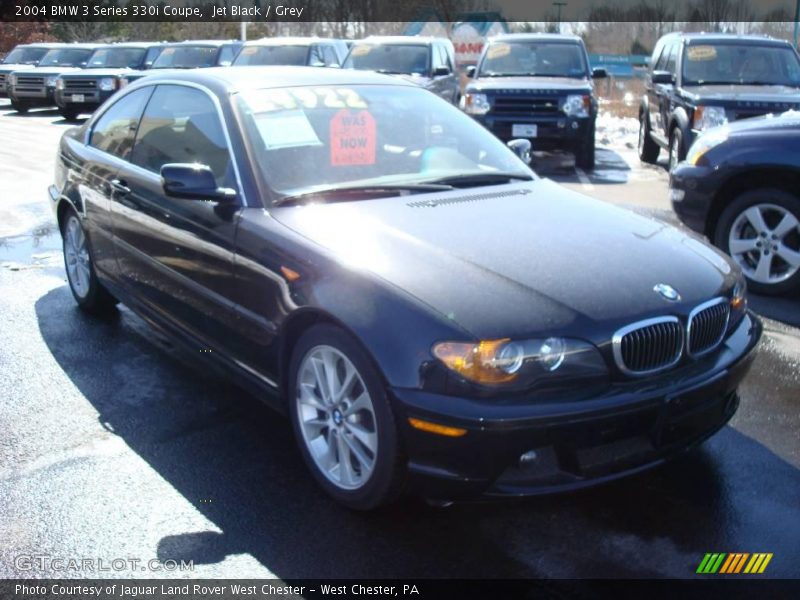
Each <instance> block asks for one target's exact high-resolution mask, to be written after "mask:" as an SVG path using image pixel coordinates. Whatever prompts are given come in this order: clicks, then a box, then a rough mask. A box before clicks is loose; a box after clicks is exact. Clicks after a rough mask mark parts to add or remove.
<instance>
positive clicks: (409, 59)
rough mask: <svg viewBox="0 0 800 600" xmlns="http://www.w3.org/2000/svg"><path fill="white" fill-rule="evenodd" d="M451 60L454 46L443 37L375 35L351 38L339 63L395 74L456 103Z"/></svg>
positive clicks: (457, 84)
mask: <svg viewBox="0 0 800 600" xmlns="http://www.w3.org/2000/svg"><path fill="white" fill-rule="evenodd" d="M455 64H456V55H455V49H454V48H453V44H452V42H451V41H450V40H448V39H447V38H438V37H420V36H377V35H376V36H370V37H368V38H365V39H363V40H360V41H358V42H355V43H354V44H353V45H352V46H351V47H350V52H349V53H348V54H347V58H346V59H345V61H344V65H342V66H343V67H344V68H345V69H359V70H362V71H375V72H377V73H386V74H388V75H397V76H400V77H403V78H405V79H406V80H408V81H410V82H412V83H416V84H417V85H419V86H420V87H423V88H425V89H426V90H428V91H430V92H433V93H434V94H436V95H437V96H440V97H441V98H444V99H445V100H447V101H448V102H450V103H452V104H458V100H459V98H460V97H461V94H460V93H459V92H460V89H461V84H460V82H459V80H458V75H457V74H456V69H455Z"/></svg>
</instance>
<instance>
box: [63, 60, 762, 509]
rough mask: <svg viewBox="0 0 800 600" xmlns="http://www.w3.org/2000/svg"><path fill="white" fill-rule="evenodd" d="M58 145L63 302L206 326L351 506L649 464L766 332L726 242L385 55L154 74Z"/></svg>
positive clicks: (533, 486)
mask: <svg viewBox="0 0 800 600" xmlns="http://www.w3.org/2000/svg"><path fill="white" fill-rule="evenodd" d="M524 146H525V144H519V143H518V144H516V145H515V147H516V149H517V150H520V149H522V150H520V154H524V149H525V148H524ZM57 164H58V166H57V169H56V181H55V184H54V185H53V186H52V187H51V188H50V194H51V197H52V201H53V205H54V208H55V211H56V214H57V216H58V222H59V225H60V227H61V231H62V234H63V238H64V256H65V261H66V269H67V274H68V280H69V284H70V287H71V289H72V293H73V295H74V297H75V299H76V301H77V302H78V304H79V305H80V306H81V307H82V308H83V309H85V310H87V311H90V312H98V311H103V310H108V309H110V308H111V307H112V306H113V305H114V304H115V303H116V302H117V300H119V301H121V302H123V303H125V304H127V305H128V306H129V307H130V308H132V309H133V310H134V311H136V312H138V313H139V314H140V315H142V316H143V317H145V318H146V319H147V320H148V321H150V322H151V323H154V324H156V325H157V326H159V327H161V328H163V329H165V330H168V331H169V332H170V333H172V334H173V335H174V336H175V337H176V338H177V339H179V340H181V341H184V342H186V343H188V344H190V345H192V346H193V348H194V349H195V350H196V349H197V348H198V347H199V348H210V349H213V352H211V353H197V355H199V356H201V357H210V359H213V360H215V361H217V364H221V365H223V366H225V367H227V368H229V369H230V370H231V372H232V373H233V374H234V375H235V377H236V379H237V381H238V382H240V383H241V384H242V385H244V386H247V387H249V388H250V389H252V390H253V391H254V392H255V393H256V394H257V395H258V396H260V397H262V398H265V399H266V400H267V401H268V402H270V403H271V404H272V405H273V406H275V407H276V408H278V409H279V410H281V411H283V412H285V413H287V414H288V415H289V417H290V419H291V422H292V426H293V428H294V433H295V436H296V439H297V442H298V445H299V447H300V450H301V452H302V455H303V457H304V459H305V462H306V463H307V464H308V468H309V469H310V471H311V473H312V474H313V476H314V477H315V478H316V480H317V481H318V482H319V484H320V485H321V486H322V487H323V488H324V489H325V490H326V491H327V492H328V493H329V494H331V495H332V496H333V497H334V498H336V499H337V500H338V501H340V502H341V503H343V504H345V505H347V506H350V507H354V508H359V509H369V508H373V507H377V506H379V505H381V504H384V503H386V502H388V501H390V500H391V499H392V498H394V497H396V496H397V495H398V494H400V493H401V492H410V493H414V494H418V495H422V496H425V497H427V498H431V499H435V500H450V499H457V498H464V497H470V496H473V497H474V496H479V495H488V496H504V495H505V496H508V495H525V494H535V493H542V492H548V491H556V490H565V489H570V488H576V487H580V486H583V485H587V484H590V483H596V482H601V481H606V480H609V479H612V478H615V477H618V476H621V475H624V474H629V473H633V472H636V471H639V470H642V469H644V468H647V467H650V466H653V465H657V464H659V463H661V462H662V461H664V460H665V459H667V458H669V457H671V456H674V455H675V454H677V453H680V452H682V451H685V450H686V449H688V448H690V447H692V446H694V445H696V444H698V443H699V442H701V441H702V440H704V439H705V438H707V437H708V436H709V435H711V434H712V433H713V432H715V431H716V430H717V429H719V428H720V427H722V426H723V425H724V424H725V423H726V422H727V421H728V419H729V418H730V417H731V415H732V414H733V412H734V411H735V410H736V407H737V403H738V397H737V395H736V389H737V386H738V384H739V383H740V382H741V380H742V378H743V377H744V375H745V373H746V372H747V370H748V368H749V366H750V364H751V360H752V357H753V352H752V351H753V348H754V347H755V345H756V343H757V341H758V339H759V336H760V333H761V326H760V324H759V321H758V320H757V319H756V318H755V317H754V316H753V315H752V314H751V313H749V312H748V310H747V307H746V299H745V286H744V282H743V279H742V277H741V274H740V271H739V269H738V267H736V266H735V265H734V264H733V263H732V262H731V261H730V259H728V258H726V257H725V256H724V255H722V254H721V253H719V252H718V251H716V250H714V249H713V248H711V247H710V246H707V245H706V244H704V243H702V242H700V241H698V239H696V238H694V237H691V234H688V233H683V232H681V231H679V230H677V229H674V228H672V227H670V226H668V225H665V224H663V223H660V222H658V221H654V220H651V219H647V218H644V217H640V216H637V215H634V214H632V213H630V212H627V211H624V210H621V209H618V208H615V207H613V206H610V205H607V204H604V203H602V202H598V201H595V200H592V199H589V198H586V197H583V196H581V195H578V194H574V193H572V192H569V191H566V190H564V189H562V188H561V187H559V186H557V185H555V184H554V183H552V182H549V181H546V180H542V179H539V178H537V177H536V175H535V174H534V173H533V172H532V171H531V170H530V169H529V168H528V166H527V165H526V164H525V163H524V162H523V161H522V160H520V158H518V156H517V154H515V153H514V152H512V151H511V150H510V149H509V148H507V147H506V146H505V145H504V144H503V143H501V142H500V141H498V140H497V139H496V138H494V137H493V136H492V135H491V133H489V132H488V131H487V130H486V129H484V128H483V127H481V126H480V125H479V124H477V123H475V122H474V121H473V120H472V119H471V118H470V117H468V116H467V115H465V114H463V113H461V112H460V111H459V110H458V109H457V108H455V107H453V106H451V105H450V104H448V103H447V102H445V101H444V100H442V99H440V98H437V97H436V96H435V95H433V94H431V93H429V92H427V91H425V90H422V89H420V88H419V87H417V86H414V85H413V84H409V83H407V82H404V81H402V80H397V79H394V78H390V77H387V76H383V75H378V74H375V73H368V72H361V71H341V70H334V69H330V70H325V69H313V68H306V67H263V68H262V67H253V68H248V69H241V70H239V69H213V68H212V69H203V70H202V71H189V72H182V73H165V74H163V75H152V76H150V77H147V78H145V79H142V80H141V81H139V82H137V83H135V84H133V85H131V86H129V87H127V88H125V89H124V90H123V91H121V92H120V93H118V94H117V95H116V96H115V97H114V98H113V99H111V100H110V101H109V103H107V104H105V105H104V106H103V107H101V109H100V110H99V111H98V112H97V114H95V116H94V117H93V118H92V119H90V120H89V121H87V122H86V123H85V124H84V125H83V126H81V127H79V128H76V129H72V130H69V131H68V132H67V133H65V134H64V137H63V139H62V141H61V144H60V149H59V154H58V163H57Z"/></svg>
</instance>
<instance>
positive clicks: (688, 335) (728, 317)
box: [686, 296, 731, 358]
mask: <svg viewBox="0 0 800 600" xmlns="http://www.w3.org/2000/svg"><path fill="white" fill-rule="evenodd" d="M728 302H729V300H728V299H727V298H725V297H723V296H720V297H719V298H712V299H711V300H709V301H708V302H703V303H702V304H698V305H697V306H695V307H694V308H693V309H692V312H690V313H689V320H688V321H687V322H686V354H687V355H689V356H690V357H691V358H700V357H701V356H705V355H706V354H708V353H709V352H713V351H714V350H716V349H717V348H719V345H720V344H721V343H722V340H724V339H725V332H727V331H728V323H730V320H731V311H730V307H729V308H728V312H727V314H726V316H725V325H724V326H723V327H722V333H720V336H719V338H718V339H717V340H716V341H715V342H714V343H713V344H712V345H711V346H709V347H708V348H706V349H705V350H703V351H702V352H692V322H693V321H694V318H695V317H696V316H697V315H698V314H700V313H701V312H703V311H704V310H706V309H707V308H712V307H714V306H717V305H718V304H727V303H728Z"/></svg>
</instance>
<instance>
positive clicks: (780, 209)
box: [714, 188, 800, 295]
mask: <svg viewBox="0 0 800 600" xmlns="http://www.w3.org/2000/svg"><path fill="white" fill-rule="evenodd" d="M714 243H715V244H716V245H717V246H718V247H719V248H721V249H722V250H724V251H725V252H727V253H728V254H730V255H731V257H733V259H734V260H735V261H736V263H737V264H738V265H739V266H740V267H741V268H742V271H743V272H744V275H745V277H747V284H748V286H749V287H750V289H751V290H753V291H755V292H758V293H761V294H768V295H777V294H785V293H789V292H793V291H797V290H800V198H798V197H797V196H795V195H794V194H790V193H789V192H785V191H783V190H779V189H772V188H762V189H756V190H750V191H747V192H744V193H742V194H740V195H739V196H738V197H737V198H736V199H735V200H734V201H733V202H731V203H730V204H729V205H728V206H727V208H725V210H724V211H722V214H721V215H720V218H719V221H718V222H717V227H716V230H715V234H714Z"/></svg>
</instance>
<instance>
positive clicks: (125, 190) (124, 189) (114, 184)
mask: <svg viewBox="0 0 800 600" xmlns="http://www.w3.org/2000/svg"><path fill="white" fill-rule="evenodd" d="M111 189H112V190H113V191H115V192H116V193H117V194H120V195H121V196H124V195H125V194H130V193H131V188H129V187H128V186H127V185H125V182H124V181H120V180H119V179H112V180H111Z"/></svg>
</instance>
